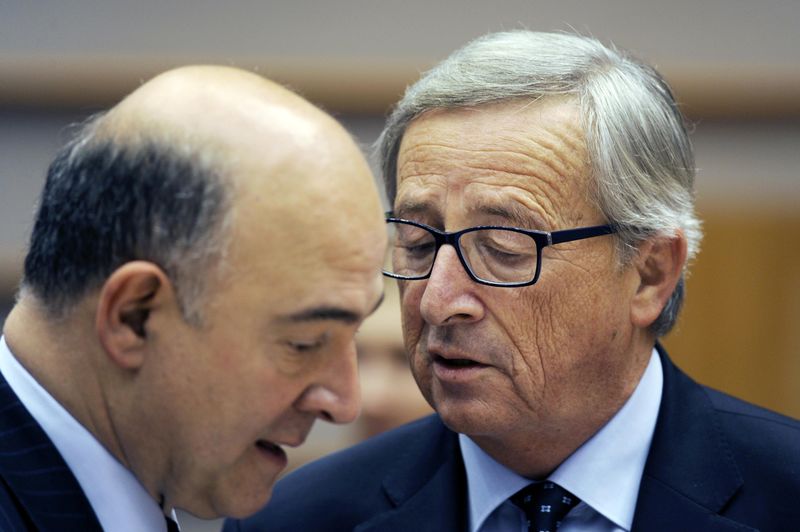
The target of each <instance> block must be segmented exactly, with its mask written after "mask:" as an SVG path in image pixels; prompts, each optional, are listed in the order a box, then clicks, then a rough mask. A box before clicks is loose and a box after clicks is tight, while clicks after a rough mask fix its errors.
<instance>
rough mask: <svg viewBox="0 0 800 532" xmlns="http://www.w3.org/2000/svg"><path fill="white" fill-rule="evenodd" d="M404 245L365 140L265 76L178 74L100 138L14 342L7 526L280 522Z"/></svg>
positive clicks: (5, 404) (51, 217) (56, 210)
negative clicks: (390, 261) (178, 513)
mask: <svg viewBox="0 0 800 532" xmlns="http://www.w3.org/2000/svg"><path fill="white" fill-rule="evenodd" d="M385 240H386V236H385V229H384V222H383V218H382V213H381V208H380V202H379V199H378V196H377V193H376V190H375V187H374V184H373V180H372V177H371V175H370V172H369V169H368V167H367V165H366V163H365V161H364V160H363V158H362V156H361V154H360V152H359V149H358V148H357V146H356V145H355V144H354V142H353V141H352V140H351V138H350V137H349V136H348V134H347V133H346V132H345V131H344V130H343V129H342V127H341V126H340V125H338V124H337V123H336V122H335V121H334V120H333V119H331V118H330V117H329V116H327V115H326V114H324V113H323V112H321V111H319V110H318V109H316V108H315V107H313V106H312V105H311V104H309V103H308V102H306V101H304V100H303V99H301V98H300V97H298V96H296V95H294V94H292V93H290V92H289V91H287V90H285V89H283V88H281V87H279V86H277V85H275V84H273V83H271V82H269V81H267V80H264V79H262V78H260V77H258V76H255V75H253V74H250V73H246V72H242V71H238V70H235V69H230V68H218V67H186V68H181V69H177V70H174V71H170V72H167V73H165V74H162V75H160V76H158V77H156V78H155V79H153V80H152V81H150V82H148V83H146V84H144V85H143V86H142V87H140V88H139V89H138V90H136V91H135V92H134V93H132V94H131V95H130V96H128V97H127V98H126V99H125V100H123V101H122V102H121V103H120V104H119V105H118V106H116V107H115V108H113V109H112V110H111V111H110V112H108V113H106V114H105V115H103V116H101V117H99V118H96V119H94V120H93V121H91V122H90V123H89V124H87V125H86V126H85V127H84V128H83V130H82V131H81V133H80V134H79V135H78V137H77V138H76V139H75V140H74V141H73V142H72V143H70V144H69V145H68V146H66V147H65V148H64V149H63V150H62V151H61V153H59V155H58V156H57V157H56V159H55V161H54V162H53V163H52V165H51V167H50V170H49V172H48V176H47V182H46V184H45V187H44V191H43V193H42V197H41V203H40V206H39V211H38V214H37V217H36V221H35V226H34V229H33V233H32V236H31V241H30V250H29V252H28V255H27V257H26V260H25V270H24V279H23V282H22V286H21V289H20V295H19V300H18V303H17V305H16V306H15V307H14V309H13V310H12V311H11V313H10V315H9V316H8V319H7V321H6V324H5V329H4V331H3V338H2V340H0V372H2V378H1V379H0V404H2V408H0V434H2V438H0V529H2V530H4V531H12V530H14V531H16V530H81V531H91V530H101V529H102V530H106V531H114V530H125V531H130V530H136V531H140V530H141V531H158V530H167V529H168V527H174V523H173V522H172V521H171V520H170V519H169V517H171V516H172V511H173V509H174V508H182V509H185V510H187V511H189V512H191V513H193V514H195V515H197V516H199V517H203V518H212V517H217V516H222V515H231V516H246V515H248V514H250V513H252V512H254V511H255V510H256V509H258V508H259V507H261V506H262V505H263V504H264V503H265V502H266V501H267V500H268V498H269V497H270V493H271V488H272V484H273V482H274V481H275V478H276V476H277V475H278V473H279V472H280V471H281V470H282V469H283V468H284V466H285V465H286V455H285V453H284V450H283V447H285V446H296V445H300V444H301V443H303V440H304V439H305V438H306V435H307V434H308V432H309V430H310V429H311V426H312V424H313V423H314V421H315V419H316V418H322V419H324V420H326V421H331V422H336V423H341V422H349V421H351V420H353V419H354V417H355V416H356V414H357V412H358V409H359V398H358V391H357V374H356V354H355V347H354V341H353V337H354V333H355V330H356V328H357V327H358V326H359V324H360V323H361V321H362V320H363V319H364V318H365V317H366V316H367V315H368V314H370V313H371V311H372V310H373V309H374V308H375V307H376V305H377V304H378V303H379V301H380V299H381V297H382V279H381V275H380V270H381V264H382V261H383V253H384V247H385ZM165 517H166V518H165ZM170 529H171V528H170Z"/></svg>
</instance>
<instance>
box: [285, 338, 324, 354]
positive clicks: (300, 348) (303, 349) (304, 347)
mask: <svg viewBox="0 0 800 532" xmlns="http://www.w3.org/2000/svg"><path fill="white" fill-rule="evenodd" d="M324 343H325V342H324V339H322V338H320V339H317V340H308V341H306V340H291V341H289V347H290V348H292V349H293V350H294V351H297V352H298V353H309V352H311V351H316V350H317V349H319V348H321V347H322V346H323V344H324Z"/></svg>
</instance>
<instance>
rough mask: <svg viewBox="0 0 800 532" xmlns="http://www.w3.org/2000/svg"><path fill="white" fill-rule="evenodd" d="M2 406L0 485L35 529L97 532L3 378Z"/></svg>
mask: <svg viewBox="0 0 800 532" xmlns="http://www.w3.org/2000/svg"><path fill="white" fill-rule="evenodd" d="M0 405H2V407H0V482H4V483H5V484H6V485H7V486H8V488H9V489H10V491H11V492H13V494H14V496H15V497H16V498H17V502H18V504H19V506H20V507H21V509H24V512H25V513H27V515H28V518H29V519H30V520H31V521H32V522H33V524H34V525H35V526H36V529H37V530H64V529H70V530H85V531H87V532H90V531H101V530H102V529H101V527H100V524H99V522H98V521H97V517H95V514H94V511H93V510H92V507H91V505H90V504H89V501H88V500H87V499H86V496H85V495H84V493H83V491H82V490H81V488H80V485H79V484H78V481H77V480H76V479H75V476H74V475H73V474H72V472H71V471H70V469H69V467H67V464H66V463H65V462H64V459H63V458H62V457H61V455H60V454H59V453H58V451H57V450H56V448H55V446H54V445H53V443H52V442H51V441H50V439H49V438H48V437H47V435H46V434H45V432H44V431H43V430H42V428H41V427H40V426H39V425H38V424H37V423H36V421H35V420H34V419H33V417H31V415H30V414H29V413H28V411H27V410H26V409H25V407H24V406H23V405H22V403H21V402H20V401H19V398H17V396H16V394H14V392H13V390H12V389H11V387H10V386H9V385H8V383H7V382H6V380H5V379H4V378H3V377H2V375H0Z"/></svg>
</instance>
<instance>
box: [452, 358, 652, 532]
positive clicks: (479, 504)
mask: <svg viewBox="0 0 800 532" xmlns="http://www.w3.org/2000/svg"><path fill="white" fill-rule="evenodd" d="M663 383H664V376H663V374H662V368H661V360H660V359H659V356H658V353H657V351H656V350H655V349H653V352H652V354H651V355H650V361H649V363H648V365H647V368H646V369H645V372H644V374H643V375H642V378H641V379H640V381H639V384H638V385H637V386H636V389H635V390H634V392H633V394H631V396H630V397H629V398H628V400H627V401H626V403H625V404H624V405H623V406H622V408H621V409H620V410H619V411H618V412H617V413H616V414H615V415H614V416H613V417H612V418H611V419H610V420H609V421H608V423H606V424H605V425H604V426H603V427H602V428H601V429H600V430H599V431H598V432H597V433H595V435H594V436H592V437H591V438H590V439H589V440H587V441H586V442H585V443H584V444H583V445H582V446H581V447H579V448H578V449H577V450H576V451H575V452H574V453H572V455H570V456H569V458H567V459H566V460H565V461H564V462H563V463H562V464H561V465H560V466H559V467H558V468H557V469H556V470H555V471H554V472H553V473H552V474H551V475H550V476H549V477H548V479H549V480H552V481H553V482H556V483H557V484H559V485H560V486H562V487H564V488H565V489H567V490H569V491H571V492H572V493H574V494H575V495H576V496H578V497H579V498H580V499H581V500H582V501H583V502H584V503H586V504H587V505H589V506H590V507H591V508H592V509H593V510H594V511H596V512H598V513H600V514H601V515H603V516H604V517H605V518H606V519H608V520H610V521H612V522H613V523H614V524H616V525H617V526H618V527H620V528H622V529H623V530H630V528H631V524H632V523H633V513H634V510H635V509H636V499H637V496H638V493H639V484H640V482H641V478H642V473H643V471H644V465H645V462H646V460H647V455H648V453H649V451H650V443H651V441H652V439H653V431H654V430H655V425H656V419H657V417H658V409H659V406H660V404H661V392H662V388H663ZM458 438H459V443H460V446H461V454H462V456H463V458H464V466H465V468H466V471H467V487H468V499H469V517H470V521H469V522H470V531H471V532H474V531H476V530H479V529H480V527H481V526H482V524H483V522H484V521H485V520H486V518H487V517H489V515H490V514H491V513H492V512H494V511H495V509H496V508H497V507H499V506H500V505H502V504H503V503H504V502H505V501H506V500H507V499H508V498H509V497H510V496H511V495H513V494H514V493H516V492H517V491H519V490H520V489H522V488H523V487H525V486H527V485H528V484H530V482H531V481H530V480H529V479H527V478H525V477H522V476H520V475H518V474H517V473H515V472H514V471H511V470H510V469H508V468H507V467H505V466H503V465H502V464H499V463H498V462H496V461H495V460H494V459H493V458H491V457H490V456H489V455H488V454H486V453H485V452H484V451H483V450H482V449H481V448H480V447H478V445H477V444H476V443H475V442H473V441H472V440H471V439H470V438H469V437H468V436H465V435H464V434H459V435H458Z"/></svg>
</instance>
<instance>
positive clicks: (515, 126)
mask: <svg viewBox="0 0 800 532" xmlns="http://www.w3.org/2000/svg"><path fill="white" fill-rule="evenodd" d="M496 116H500V117H501V120H497V121H496V120H495V117H496ZM418 120H419V122H418V123H417V124H416V125H417V126H418V127H416V128H409V130H408V131H407V132H406V136H405V137H404V139H403V143H402V145H401V151H400V154H399V159H398V161H399V166H398V174H397V175H398V190H397V196H396V199H395V205H394V211H395V215H396V216H401V217H408V218H412V215H425V217H426V218H427V219H428V220H429V221H431V222H433V218H443V217H444V215H445V212H443V211H444V210H445V209H448V210H449V211H450V212H453V211H454V210H458V211H459V212H460V213H462V214H466V215H468V216H474V217H477V218H481V219H487V218H490V219H497V218H500V219H502V221H503V223H504V224H506V223H510V224H514V225H517V226H520V227H527V228H546V227H548V226H552V225H554V224H559V223H561V222H563V221H565V220H564V219H565V218H572V215H571V214H572V213H571V212H570V211H572V210H574V209H575V208H578V209H583V208H584V206H585V203H586V201H585V200H586V196H587V194H586V186H587V183H588V179H587V178H588V171H587V170H588V160H587V155H586V153H587V152H586V149H585V140H584V136H583V131H582V128H581V127H580V124H579V123H578V121H577V114H576V109H575V105H574V103H573V102H571V101H563V100H548V101H545V102H535V103H530V102H529V103H528V106H527V107H525V106H522V105H521V103H520V102H518V101H514V102H508V103H504V104H495V105H486V106H482V107H481V108H480V112H478V111H476V110H469V109H467V110H453V111H447V110H442V111H437V112H435V113H430V114H426V115H423V116H422V117H420V118H419V119H418ZM459 131H463V134H459V135H456V134H455V133H456V132H459ZM407 215H408V216H407ZM546 222H549V223H546ZM478 223H481V222H478ZM490 223H491V222H490Z"/></svg>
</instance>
